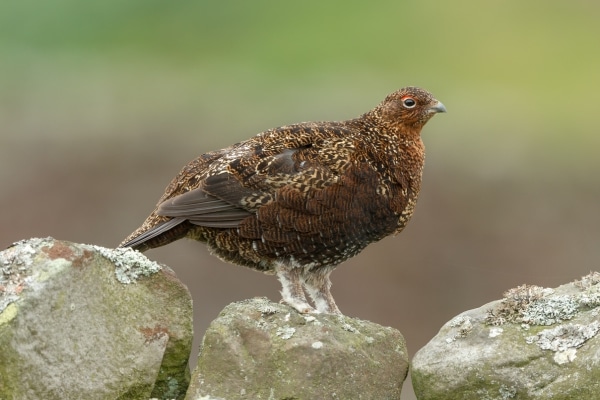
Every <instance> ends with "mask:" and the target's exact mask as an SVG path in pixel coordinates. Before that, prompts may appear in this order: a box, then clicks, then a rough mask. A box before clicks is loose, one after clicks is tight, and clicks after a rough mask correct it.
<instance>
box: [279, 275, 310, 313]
mask: <svg viewBox="0 0 600 400" xmlns="http://www.w3.org/2000/svg"><path fill="white" fill-rule="evenodd" d="M275 270H276V273H277V278H279V282H281V297H282V299H283V301H284V302H285V303H287V304H288V305H290V306H292V307H294V308H295V309H296V310H298V312H300V313H302V314H308V313H318V311H317V310H315V309H314V308H313V307H311V306H310V304H308V301H307V300H306V296H305V295H304V289H303V288H302V280H301V275H302V269H301V268H294V267H292V266H287V265H283V264H279V265H278V266H277V267H276V269H275Z"/></svg>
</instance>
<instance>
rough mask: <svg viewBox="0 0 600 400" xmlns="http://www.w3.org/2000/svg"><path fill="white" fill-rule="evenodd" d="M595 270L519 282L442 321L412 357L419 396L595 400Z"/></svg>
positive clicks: (599, 362)
mask: <svg viewBox="0 0 600 400" xmlns="http://www.w3.org/2000/svg"><path fill="white" fill-rule="evenodd" d="M599 315H600V273H597V272H592V273H590V274H589V275H587V276H585V277H583V278H582V279H581V280H578V281H575V282H572V283H568V284H565V285H562V286H559V287H558V288H556V289H549V288H542V287H539V286H531V285H523V286H519V287H517V288H514V289H511V290H509V291H508V292H506V293H505V295H504V298H503V299H502V300H498V301H494V302H491V303H489V304H486V305H484V306H482V307H480V308H477V309H475V310H470V311H466V312H464V313H462V314H460V315H458V316H456V317H455V318H453V319H452V320H451V321H449V322H448V323H446V324H445V325H444V326H443V327H442V328H441V329H440V331H439V333H438V334H437V335H436V336H435V337H434V338H433V339H432V340H431V341H430V342H429V343H428V344H427V345H426V346H425V347H423V348H422V349H421V350H419V351H418V352H417V354H416V355H415V356H414V358H413V362H412V370H411V377H412V382H413V386H414V389H415V393H416V395H417V398H418V399H419V400H428V399H445V400H453V399H461V400H469V399H477V400H482V399H484V400H488V399H489V400H495V399H498V400H507V399H600V335H598V333H599V332H600V317H599Z"/></svg>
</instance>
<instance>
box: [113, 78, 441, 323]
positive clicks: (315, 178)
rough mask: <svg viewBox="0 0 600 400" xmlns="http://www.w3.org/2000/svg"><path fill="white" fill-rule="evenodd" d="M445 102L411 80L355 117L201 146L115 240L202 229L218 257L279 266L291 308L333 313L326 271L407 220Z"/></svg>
mask: <svg viewBox="0 0 600 400" xmlns="http://www.w3.org/2000/svg"><path fill="white" fill-rule="evenodd" d="M445 111H446V110H445V108H444V106H443V105H442V103H440V102H439V101H437V100H436V99H434V98H433V96H432V95H431V94H430V93H428V92H426V91H425V90H422V89H419V88H415V87H407V88H404V89H401V90H399V91H397V92H394V93H392V94H390V95H389V96H388V97H386V99H385V100H384V101H383V102H382V103H381V104H379V105H378V106H377V107H376V108H374V109H373V110H371V111H369V112H367V113H366V114H363V115H362V116H360V117H359V118H356V119H352V120H348V121H342V122H308V123H301V124H295V125H289V126H283V127H280V128H275V129H270V130H268V131H265V132H262V133H260V134H258V135H257V136H255V137H253V138H251V139H249V140H246V141H244V142H241V143H238V144H235V145H233V146H231V147H228V148H225V149H222V150H218V151H213V152H210V153H206V154H204V155H202V156H200V157H198V158H197V159H195V160H193V161H191V162H190V163H189V164H187V165H186V166H185V167H184V168H183V169H182V170H181V172H180V173H179V174H178V175H177V176H176V177H175V178H174V179H173V180H172V181H171V183H170V184H169V186H168V187H167V189H166V191H165V193H164V195H163V196H162V197H161V199H160V200H159V202H158V205H157V206H156V209H155V210H154V211H153V212H152V214H150V216H149V217H148V218H147V219H146V221H145V222H144V223H143V225H142V226H141V227H140V228H138V229H137V230H136V231H135V232H133V233H132V234H131V235H129V236H128V237H127V238H126V239H125V240H124V241H123V243H121V245H120V246H122V247H133V248H134V249H138V250H141V251H144V250H147V249H150V248H154V247H158V246H163V245H165V244H168V243H170V242H172V241H174V240H177V239H181V238H183V237H188V238H191V239H195V240H199V241H201V242H205V243H206V244H207V245H208V247H209V248H210V250H211V251H212V252H213V253H215V254H216V255H217V256H218V257H220V258H221V259H223V260H225V261H229V262H231V263H234V264H239V265H243V266H246V267H250V268H253V269H255V270H258V271H262V272H265V273H272V274H277V276H278V278H279V280H280V281H281V283H282V286H283V290H282V296H283V300H284V301H285V302H287V303H288V304H290V305H291V306H293V307H294V308H296V309H297V310H298V311H300V312H327V313H339V310H338V308H337V306H336V304H335V301H334V300H333V297H332V296H331V293H330V291H329V288H330V286H331V283H330V281H329V274H330V273H331V271H332V270H333V269H334V268H335V267H336V266H337V265H338V264H339V263H341V262H342V261H344V260H346V259H348V258H350V257H352V256H355V255H356V254H358V253H359V252H360V251H361V250H363V249H364V248H365V246H367V245H368V244H369V243H372V242H375V241H378V240H380V239H383V238H384V237H386V236H388V235H391V234H395V233H398V232H400V231H401V230H402V229H403V228H404V226H405V225H406V223H407V222H408V220H409V219H410V217H411V216H412V214H413V211H414V207H415V203H416V201H417V195H418V194H419V189H420V187H421V173H422V170H423V162H424V157H425V154H424V147H423V143H422V141H421V137H420V133H421V129H422V127H423V126H424V125H425V123H426V122H427V121H428V120H429V119H430V118H431V117H432V116H433V115H434V114H435V113H437V112H445ZM303 288H304V289H305V290H306V291H307V293H308V294H309V295H310V296H311V298H312V300H313V302H314V304H315V306H316V310H315V309H314V308H313V307H311V306H310V305H309V304H308V302H307V300H306V297H305V294H304V290H303Z"/></svg>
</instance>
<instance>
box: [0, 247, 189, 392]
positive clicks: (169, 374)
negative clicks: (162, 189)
mask: <svg viewBox="0 0 600 400" xmlns="http://www.w3.org/2000/svg"><path fill="white" fill-rule="evenodd" d="M191 341H192V307H191V298H190V295H189V292H188V290H187V288H186V287H185V286H184V285H183V284H182V283H181V282H180V281H179V280H178V279H177V278H176V277H175V275H174V274H173V272H172V271H170V270H169V269H168V268H166V267H164V266H160V265H158V264H156V263H153V262H151V261H149V260H148V259H147V258H146V257H144V256H143V255H141V254H140V253H138V252H135V251H133V250H129V249H115V250H109V249H105V248H102V247H98V246H89V245H81V244H75V243H69V242H63V241H58V240H54V239H52V238H46V239H30V240H26V241H22V242H19V243H16V244H15V245H13V246H12V247H10V248H8V249H6V250H4V251H2V252H0V398H1V399H14V400H19V399H148V398H150V397H155V398H161V399H175V398H179V399H181V398H183V396H184V395H185V391H186V389H187V385H188V382H189V370H188V368H187V363H188V356H189V352H190V350H191Z"/></svg>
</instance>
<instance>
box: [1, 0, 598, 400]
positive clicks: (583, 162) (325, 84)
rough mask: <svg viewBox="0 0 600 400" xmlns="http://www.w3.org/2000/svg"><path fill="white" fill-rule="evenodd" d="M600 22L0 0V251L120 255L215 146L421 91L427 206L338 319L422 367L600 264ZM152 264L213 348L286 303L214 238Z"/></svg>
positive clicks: (398, 9)
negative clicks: (225, 328)
mask: <svg viewBox="0 0 600 400" xmlns="http://www.w3.org/2000/svg"><path fill="white" fill-rule="evenodd" d="M599 17H600V3H598V2H595V1H590V0H587V1H586V0H574V1H570V2H564V1H548V0H546V1H539V0H532V1H527V2H524V1H522V0H520V1H517V0H507V1H502V2H482V1H475V0H458V1H453V2H432V1H418V2H417V1H413V2H406V1H381V0H375V1H369V2H362V1H361V2H359V1H339V0H337V1H329V2H323V1H314V0H309V1H303V2H274V1H264V0H255V1H229V2H224V1H169V2H167V1H162V0H161V1H159V0H105V1H102V2H83V1H75V0H52V1H42V0H18V1H17V0H3V1H2V2H0V188H1V189H0V190H1V191H0V248H4V247H6V246H8V245H10V244H11V243H12V242H14V241H16V240H19V239H24V238H29V237H40V236H49V235H50V236H53V237H56V238H58V239H65V240H70V241H74V242H83V243H94V244H98V245H103V246H108V247H112V246H115V245H116V244H118V243H119V242H120V240H121V239H122V238H123V237H125V236H126V235H127V234H129V233H130V231H132V230H133V229H135V228H136V227H137V226H138V225H139V224H140V223H141V222H142V221H143V220H144V218H145V217H146V215H147V214H148V213H149V212H150V211H151V210H152V208H153V206H154V204H155V203H156V201H157V200H158V198H159V197H160V195H161V194H162V190H163V189H164V187H165V186H166V185H167V183H168V182H169V181H170V179H171V178H172V177H173V176H174V175H175V174H176V173H177V172H178V171H179V169H180V167H181V166H183V165H184V164H185V163H186V162H188V161H189V160H191V159H192V158H194V157H196V156H198V155H200V154H201V153H203V152H206V151H209V150H213V149H216V148H221V147H225V146H227V145H229V144H231V143H233V142H237V141H240V140H242V139H245V138H248V137H250V136H252V135H254V134H255V133H258V132H260V131H262V130H265V129H267V128H271V127H275V126H279V125H283V124H287V123H292V122H300V121H306V120H341V119H347V118H352V117H355V116H357V115H358V114H361V113H363V112H365V111H367V110H369V109H370V108H372V107H373V106H375V105H376V104H377V103H378V102H379V101H381V100H382V99H383V98H384V97H385V95H387V94H388V93H390V92H392V91H394V90H396V89H398V88H400V87H402V86H407V85H418V86H422V87H425V88H427V89H428V90H430V91H431V92H433V93H434V95H435V96H436V97H437V98H438V99H439V100H441V101H442V102H444V104H445V105H446V107H447V109H448V114H443V115H438V116H436V117H435V118H434V119H433V120H432V121H431V122H429V124H428V125H427V127H426V128H425V130H424V133H423V138H424V141H425V144H426V146H427V151H428V152H427V165H426V168H425V174H424V183H423V189H422V191H421V198H420V201H419V204H418V206H417V211H416V214H415V216H414V218H413V220H412V222H411V223H410V224H409V225H408V228H407V229H406V230H405V231H404V232H403V233H402V234H401V235H400V236H398V237H393V238H387V239H385V240H383V241H381V242H380V243H377V244H374V245H372V246H370V247H369V248H367V250H365V251H364V252H363V253H362V254H361V255H360V256H358V257H356V258H354V259H352V260H350V261H348V262H346V263H345V264H343V265H342V266H340V267H339V268H338V270H337V271H336V272H335V273H334V274H333V283H334V286H333V293H334V295H335V297H336V300H337V302H338V305H339V306H340V308H341V309H342V311H343V312H344V313H345V314H347V315H350V316H356V317H359V318H362V319H368V320H371V321H375V322H378V323H380V324H383V325H389V326H392V327H394V328H397V329H400V330H401V331H402V332H403V334H404V335H405V337H406V339H407V342H408V346H409V350H410V353H411V355H412V354H414V352H416V351H417V350H418V349H419V348H420V347H422V346H423V345H424V344H425V343H427V341H428V340H429V339H430V338H431V337H432V336H433V335H435V334H436V333H437V330H438V329H439V327H440V326H441V325H442V324H443V323H444V322H446V321H447V320H448V319H450V318H451V317H453V316H454V315H456V314H458V313H460V312H461V311H463V310H466V309H470V308H474V307H478V306H480V305H482V304H483V303H486V302H488V301H491V300H494V299H497V298H499V297H500V296H501V295H502V293H503V292H504V291H505V290H507V289H509V288H511V287H514V286H516V285H519V284H522V283H530V284H537V285H542V286H556V285H559V284H561V283H564V282H567V281H570V280H572V279H574V278H578V277H580V276H581V275H584V274H586V273H587V272H589V271H590V270H594V269H595V270H598V269H599V268H600V266H599V260H600V240H599V239H600V213H599V207H600V159H599V157H598V152H599V149H600V135H599V133H600V132H599V129H598V118H597V116H598V115H599V114H600V111H598V110H599V108H598V107H599V99H598V95H597V93H598V90H599V89H600V51H599V50H600V45H599V43H600V23H598V21H599ZM147 255H148V256H149V257H150V258H152V259H155V260H158V261H161V262H163V263H166V264H168V265H169V266H171V267H172V268H173V269H174V270H175V271H176V272H177V274H178V275H179V277H180V278H181V279H182V280H183V281H184V282H185V283H186V284H187V285H188V287H189V288H190V290H191V291H192V293H193V296H194V302H195V304H194V307H195V318H196V336H197V340H196V342H195V345H196V346H195V348H196V349H197V345H198V343H199V339H200V337H201V335H202V332H203V331H204V329H205V328H206V326H207V324H208V323H209V321H210V320H212V319H213V318H214V317H215V316H216V315H217V313H218V312H219V311H220V310H221V309H222V308H223V307H224V306H225V305H226V304H228V303H229V302H231V301H235V300H241V299H245V298H248V297H253V296H268V297H270V298H271V299H273V300H278V299H279V294H278V290H279V284H278V282H276V280H275V279H273V278H272V277H268V276H263V275H261V274H258V273H255V272H252V271H247V270H245V269H243V268H241V267H236V266H229V265H223V264H222V263H221V262H220V261H218V260H216V259H215V258H212V257H211V256H209V255H208V253H207V251H206V249H205V247H204V246H202V245H199V244H196V243H191V242H186V241H181V242H178V243H175V244H172V245H170V246H167V247H165V248H161V249H157V250H152V251H150V252H148V253H147ZM192 363H194V360H192ZM403 396H405V397H404V398H405V399H412V398H414V397H413V394H412V391H411V389H410V385H408V386H407V388H406V390H405V391H404V393H403Z"/></svg>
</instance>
